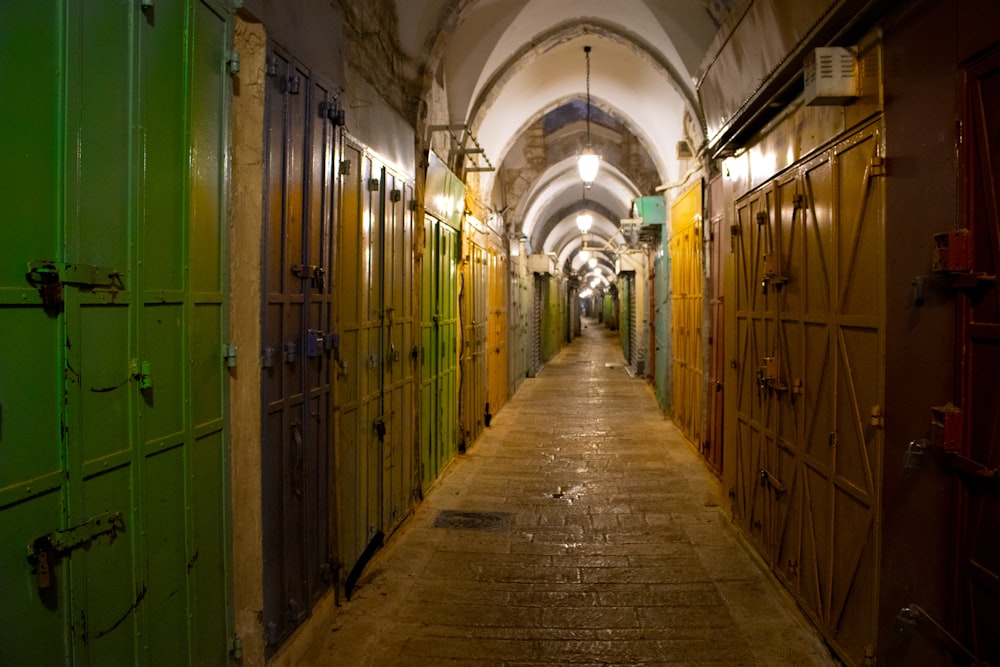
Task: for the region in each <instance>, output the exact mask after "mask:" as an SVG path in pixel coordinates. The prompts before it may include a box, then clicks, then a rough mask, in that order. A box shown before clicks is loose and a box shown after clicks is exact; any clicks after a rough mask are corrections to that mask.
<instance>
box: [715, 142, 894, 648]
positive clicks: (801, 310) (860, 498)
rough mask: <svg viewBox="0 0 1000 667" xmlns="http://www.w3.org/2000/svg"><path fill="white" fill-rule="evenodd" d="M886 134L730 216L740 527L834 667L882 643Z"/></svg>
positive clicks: (836, 154)
mask: <svg viewBox="0 0 1000 667" xmlns="http://www.w3.org/2000/svg"><path fill="white" fill-rule="evenodd" d="M879 156H880V134H879V132H878V129H877V127H872V128H867V129H865V130H862V131H860V132H858V133H857V134H855V135H854V136H851V137H849V138H847V139H845V140H844V141H842V142H841V143H839V144H838V145H837V146H836V147H834V148H833V149H831V150H830V151H828V152H826V153H824V154H822V155H820V156H817V157H816V158H814V159H812V160H810V161H809V162H806V163H804V164H802V165H801V166H800V167H798V168H797V169H795V170H793V171H791V172H789V173H787V174H785V175H782V176H780V177H778V178H777V179H775V180H774V181H772V182H771V183H769V184H767V185H766V186H764V187H763V188H761V189H760V190H758V191H757V192H755V193H753V194H752V195H750V196H749V197H747V198H745V199H744V200H741V201H740V202H738V204H737V222H738V224H737V229H736V230H734V231H735V232H736V235H735V236H734V239H733V240H734V250H735V252H736V255H737V257H736V262H735V269H736V286H735V287H736V290H735V293H736V294H735V297H736V304H735V315H736V328H737V338H738V341H739V342H738V350H737V356H736V365H737V368H738V373H737V377H738V382H737V387H736V391H737V393H738V397H737V405H738V408H737V423H738V428H737V433H736V434H735V436H736V439H737V447H736V449H737V462H736V465H737V466H738V471H737V476H736V477H737V486H736V489H735V492H736V503H735V507H734V514H736V516H737V520H738V521H740V523H741V524H743V526H744V528H745V529H746V530H747V531H748V532H749V533H750V534H751V535H752V536H753V538H754V540H755V541H756V542H757V545H758V547H759V548H760V549H761V551H762V552H763V554H764V556H765V557H766V558H767V560H768V561H769V562H770V564H771V567H772V568H773V569H774V571H775V573H776V574H777V575H778V577H779V579H781V580H782V581H783V582H784V583H785V584H786V585H787V586H788V587H789V589H790V590H791V591H792V593H793V594H794V595H795V596H796V597H797V598H798V599H799V601H800V603H801V604H802V605H803V607H804V608H805V609H806V611H807V613H809V614H810V615H811V616H813V618H814V619H815V620H816V622H817V623H818V625H819V626H820V628H821V629H822V630H823V631H824V632H825V634H826V635H827V637H828V639H829V640H830V641H831V642H833V643H834V644H836V645H837V647H838V649H839V651H840V652H841V654H842V655H843V656H845V657H847V658H848V659H849V660H850V661H852V662H854V663H861V662H862V661H863V659H864V655H865V652H866V649H867V647H869V646H873V645H874V643H875V621H876V618H875V611H876V591H877V583H878V582H877V563H878V557H879V553H878V551H879V542H878V535H879V530H878V523H879V506H878V499H879V495H880V487H881V465H882V430H881V416H880V415H881V407H880V406H881V404H882V402H883V399H882V395H883V391H884V389H883V388H884V378H883V373H884V369H883V366H882V363H881V359H882V355H883V352H884V345H885V343H884V340H883V331H884V327H883V318H884V304H883V296H882V295H883V293H884V286H883V285H884V256H885V251H884V230H883V212H882V211H883V204H882V202H883V194H882V185H881V178H880V175H881V159H880V157H879Z"/></svg>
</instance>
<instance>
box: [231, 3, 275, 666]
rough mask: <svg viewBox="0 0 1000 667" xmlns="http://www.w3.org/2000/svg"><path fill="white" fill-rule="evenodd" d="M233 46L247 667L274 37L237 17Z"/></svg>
mask: <svg viewBox="0 0 1000 667" xmlns="http://www.w3.org/2000/svg"><path fill="white" fill-rule="evenodd" d="M233 41H234V46H235V48H236V50H237V51H239V53H240V61H241V62H240V72H239V74H237V75H236V76H235V77H234V78H233V104H232V128H233V148H232V155H233V164H232V204H231V207H232V208H231V215H230V219H229V238H230V249H231V250H230V253H231V261H232V270H231V276H232V278H231V280H232V297H231V299H230V317H229V320H230V340H232V342H233V344H235V345H236V346H237V349H238V362H237V365H236V368H234V369H232V372H231V375H230V408H229V413H230V422H231V424H232V443H231V458H232V471H231V474H232V494H233V497H232V503H233V508H232V514H233V541H232V544H233V609H234V621H235V631H236V635H237V636H238V637H240V638H241V639H242V641H243V662H242V665H243V667H257V666H258V665H263V664H264V633H263V628H262V626H261V614H262V613H263V609H264V591H263V583H262V582H263V572H264V566H263V546H262V534H263V533H262V527H261V512H260V510H261V508H260V504H261V499H260V494H261V477H260V442H261V424H260V414H261V406H260V363H259V360H258V357H257V354H258V350H260V303H261V293H260V289H261V285H260V280H261V273H260V262H261V247H260V240H261V234H262V227H261V225H262V214H263V207H262V203H261V202H262V192H263V191H262V188H263V174H264V165H263V157H262V156H263V155H264V133H263V127H264V88H265V86H264V76H265V70H266V63H265V61H266V56H267V36H266V34H265V32H264V27H263V26H262V25H261V24H260V23H256V22H254V21H252V20H248V18H247V17H245V16H240V15H238V16H237V17H236V25H235V35H234V40H233Z"/></svg>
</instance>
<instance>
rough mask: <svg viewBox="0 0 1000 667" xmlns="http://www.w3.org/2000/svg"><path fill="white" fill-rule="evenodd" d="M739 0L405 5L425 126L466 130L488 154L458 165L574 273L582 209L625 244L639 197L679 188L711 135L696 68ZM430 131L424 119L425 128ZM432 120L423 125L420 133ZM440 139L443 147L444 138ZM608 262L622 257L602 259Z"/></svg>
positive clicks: (509, 221) (476, 0)
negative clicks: (593, 173) (595, 167)
mask: <svg viewBox="0 0 1000 667" xmlns="http://www.w3.org/2000/svg"><path fill="white" fill-rule="evenodd" d="M735 2H736V0H396V11H397V18H398V21H399V26H400V35H399V43H400V46H401V48H402V50H403V52H404V53H405V54H407V56H408V57H409V58H410V62H411V63H412V64H413V65H414V69H415V71H414V72H412V74H413V75H414V78H419V77H420V76H421V75H422V77H423V81H424V82H425V83H424V85H423V90H422V91H421V93H420V96H421V98H422V103H423V105H424V106H425V107H426V109H427V110H426V112H425V114H424V117H425V119H426V123H427V126H428V127H430V126H432V125H442V124H451V125H464V126H466V127H467V128H468V129H469V130H470V131H471V133H472V135H473V136H474V137H475V138H476V140H477V141H478V144H479V146H481V147H482V149H483V156H465V157H461V158H455V159H451V160H449V159H448V158H449V156H448V155H442V156H441V157H442V158H445V159H446V160H448V161H449V163H450V164H451V165H452V166H453V168H455V169H457V170H459V171H462V169H463V167H468V166H483V164H484V162H483V157H485V158H486V159H487V160H488V161H489V163H490V165H491V166H493V167H495V171H482V172H470V173H468V174H465V176H466V180H467V181H469V182H470V183H472V185H473V189H474V190H475V191H476V192H477V196H478V198H479V200H480V201H481V203H482V204H483V206H484V207H485V208H486V209H487V210H488V211H491V215H499V216H500V217H502V219H503V221H504V224H506V225H507V226H508V229H510V230H512V231H513V232H514V233H515V234H519V235H522V236H523V238H525V239H526V241H527V243H528V245H529V247H530V250H531V251H532V252H545V253H551V254H553V255H555V256H556V257H557V258H558V262H559V265H560V266H562V267H564V268H569V269H575V268H578V267H579V266H580V265H581V264H582V258H580V257H579V255H578V251H579V250H580V248H581V246H582V243H581V240H582V239H581V235H580V233H579V231H578V230H577V228H576V224H575V217H576V214H577V213H578V212H580V211H582V210H585V211H588V212H590V213H591V214H592V215H593V216H594V220H595V222H594V226H593V229H592V231H591V242H590V245H598V246H607V247H609V248H610V247H614V246H616V245H618V244H619V243H621V242H622V240H623V239H622V237H621V234H620V232H619V221H620V219H621V218H627V217H630V216H631V211H630V208H631V202H632V200H633V199H634V198H635V197H638V196H641V195H650V194H654V193H655V192H656V190H657V188H660V189H662V188H663V187H666V186H671V185H674V184H677V183H680V182H681V181H682V180H683V178H684V177H685V174H686V172H687V170H688V169H689V168H690V167H691V166H692V164H691V162H689V161H688V160H686V159H681V158H679V157H678V144H679V142H687V144H688V145H689V146H690V147H691V148H692V149H693V150H694V151H697V149H698V148H699V147H700V145H701V144H702V143H703V141H704V122H703V120H702V118H701V113H700V111H699V109H698V105H697V98H696V95H695V84H696V82H697V78H696V77H697V74H698V69H699V67H700V66H701V64H702V59H703V57H704V55H705V52H706V50H707V49H708V47H709V45H710V43H711V41H712V39H713V37H714V36H715V33H716V31H717V30H718V27H719V24H720V23H721V21H722V20H723V19H724V17H725V15H726V14H727V13H728V12H729V11H730V10H731V8H732V5H733V4H734V3H735ZM584 46H589V47H591V53H590V69H591V74H590V96H591V104H592V107H591V114H590V136H591V142H592V144H593V146H594V148H595V149H596V150H597V152H598V153H600V154H601V155H602V158H603V160H602V166H601V170H600V173H599V175H598V177H597V180H596V181H595V183H594V185H593V186H592V187H591V188H589V189H585V188H583V186H582V183H581V181H580V178H579V175H578V172H577V165H576V156H577V154H578V153H579V151H580V150H581V149H582V148H583V146H584V145H586V136H587V122H586V117H587V104H586V99H587V97H586V96H587V91H586V86H587V79H586V60H585V53H584ZM421 129H422V128H418V132H419V131H421ZM423 129H426V128H423ZM436 145H437V144H436ZM602 261H603V262H604V263H605V265H607V264H610V262H611V261H612V260H611V253H610V252H609V253H607V256H606V257H605V258H604V259H603V260H602Z"/></svg>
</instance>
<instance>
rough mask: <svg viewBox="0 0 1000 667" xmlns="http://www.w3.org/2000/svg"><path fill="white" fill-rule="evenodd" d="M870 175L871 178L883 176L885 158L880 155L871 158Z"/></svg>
mask: <svg viewBox="0 0 1000 667" xmlns="http://www.w3.org/2000/svg"><path fill="white" fill-rule="evenodd" d="M871 174H872V176H885V158H883V157H882V156H881V155H876V156H875V157H873V158H872V163H871Z"/></svg>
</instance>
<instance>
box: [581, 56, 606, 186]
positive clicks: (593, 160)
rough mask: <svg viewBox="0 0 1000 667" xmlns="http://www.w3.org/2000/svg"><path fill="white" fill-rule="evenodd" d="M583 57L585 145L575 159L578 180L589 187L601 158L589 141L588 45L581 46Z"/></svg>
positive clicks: (599, 165) (594, 178)
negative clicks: (585, 114)
mask: <svg viewBox="0 0 1000 667" xmlns="http://www.w3.org/2000/svg"><path fill="white" fill-rule="evenodd" d="M583 53H584V57H585V58H586V60H587V145H586V147H584V149H583V150H582V151H580V157H579V158H578V159H577V167H578V168H579V169H580V180H582V181H583V182H584V184H586V185H587V187H590V185H591V184H592V183H593V182H594V181H595V180H596V179H597V172H598V170H599V169H600V167H601V158H600V156H599V155H598V154H597V153H595V152H594V148H593V146H591V143H590V47H589V46H585V47H583Z"/></svg>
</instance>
